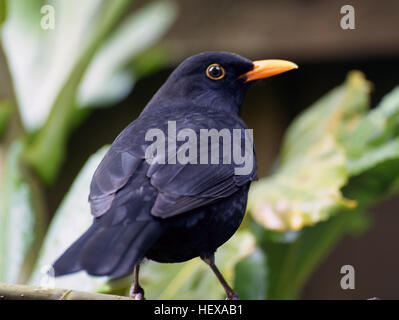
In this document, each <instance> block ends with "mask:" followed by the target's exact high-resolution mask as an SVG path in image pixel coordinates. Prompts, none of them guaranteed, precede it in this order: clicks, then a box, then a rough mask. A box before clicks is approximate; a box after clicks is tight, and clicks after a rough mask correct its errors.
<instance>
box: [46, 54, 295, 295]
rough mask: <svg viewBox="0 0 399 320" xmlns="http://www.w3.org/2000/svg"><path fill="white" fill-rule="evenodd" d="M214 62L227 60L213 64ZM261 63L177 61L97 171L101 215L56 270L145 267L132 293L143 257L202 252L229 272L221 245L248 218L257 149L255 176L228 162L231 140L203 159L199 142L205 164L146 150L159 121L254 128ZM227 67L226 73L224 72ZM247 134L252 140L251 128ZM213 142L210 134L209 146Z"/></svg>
mask: <svg viewBox="0 0 399 320" xmlns="http://www.w3.org/2000/svg"><path fill="white" fill-rule="evenodd" d="M213 64H217V65H219V66H220V67H221V68H222V69H220V68H219V69H215V68H213V69H212V68H209V66H211V65H213ZM255 69H256V63H254V62H252V61H250V60H247V59H245V58H243V57H240V56H238V55H235V54H231V53H221V52H208V53H202V54H199V55H196V56H193V57H190V58H188V59H187V60H185V61H184V62H183V63H182V64H181V65H180V66H178V67H177V68H176V69H175V70H174V72H173V73H172V74H171V75H170V77H169V78H168V80H167V81H166V82H165V84H164V85H163V86H162V87H161V88H160V89H159V90H158V92H157V93H156V94H155V95H154V97H153V98H152V99H151V101H150V102H149V103H148V104H147V106H146V107H145V109H144V110H143V112H142V113H141V115H140V116H139V117H138V118H137V119H136V120H135V121H133V122H132V123H131V124H130V125H129V126H128V127H127V128H126V129H124V130H123V131H122V132H121V133H120V135H119V136H118V137H117V138H116V140H115V141H114V142H113V144H112V145H111V147H110V149H109V150H108V152H107V154H106V155H105V157H104V158H103V160H102V162H101V163H100V165H99V166H98V168H97V170H96V171H95V173H94V176H93V179H92V183H91V187H90V196H89V201H90V204H91V211H92V214H93V216H94V219H93V224H92V226H91V227H90V228H89V229H88V230H87V231H86V232H85V233H84V234H83V235H82V236H81V237H80V238H79V239H78V240H77V241H76V242H75V243H74V244H72V246H71V247H70V248H69V249H67V250H66V252H65V253H64V254H63V255H62V256H61V257H60V258H59V259H58V260H57V261H56V262H55V263H54V269H55V275H56V276H60V275H64V274H69V273H73V272H77V271H79V270H85V271H87V273H89V274H91V275H98V276H104V275H107V276H110V277H114V278H116V277H121V276H124V275H126V274H128V273H130V272H132V270H133V269H134V267H135V266H137V270H136V271H137V273H136V277H135V280H136V281H135V285H134V286H133V291H132V295H133V296H134V295H137V294H141V296H140V297H142V289H141V288H140V287H139V286H138V265H139V263H140V262H141V260H142V259H143V258H149V259H151V260H155V261H159V262H182V261H186V260H189V259H192V258H194V257H198V256H200V257H201V258H203V259H204V261H206V262H207V263H209V264H210V265H211V267H212V269H214V268H215V269H214V271H215V272H216V275H217V276H218V277H219V279H220V277H221V275H220V273H219V274H218V271H217V269H216V266H214V263H213V254H214V252H215V251H216V249H217V248H218V247H219V246H220V245H222V244H223V243H224V242H226V241H227V240H228V239H229V238H230V237H231V236H232V235H233V234H234V232H235V231H236V230H237V228H238V227H239V225H240V223H241V221H242V219H243V216H244V213H245V207H246V202H247V193H248V189H249V186H250V182H251V181H253V180H255V179H256V163H255V158H254V157H253V168H252V170H251V172H250V173H249V174H246V175H236V174H235V168H236V167H237V166H239V165H238V164H237V163H235V162H234V161H232V162H231V163H226V164H224V163H223V152H222V151H223V150H222V149H220V152H219V164H211V163H208V164H199V156H200V150H199V149H198V163H197V164H190V163H188V164H180V163H176V164H174V163H172V164H171V163H166V164H160V163H157V162H155V163H151V164H150V163H148V162H147V161H146V160H145V152H146V149H147V147H148V146H149V145H150V144H151V143H152V142H151V141H146V140H145V135H146V133H147V132H148V130H149V129H151V128H157V129H160V130H162V131H163V132H165V133H166V135H167V133H168V121H174V122H175V123H176V130H177V132H179V130H181V129H187V128H189V129H191V130H193V132H195V133H196V134H197V135H198V136H200V130H201V129H204V128H206V129H211V128H213V129H216V130H222V129H228V130H229V131H230V132H232V130H233V129H240V130H244V129H247V126H246V125H245V123H244V122H243V121H242V120H241V118H240V117H239V112H240V107H241V104H242V101H243V98H244V95H245V92H246V90H247V87H248V83H249V82H248V81H249V80H252V79H250V77H254V75H253V73H254V70H255ZM263 69H264V68H263ZM221 70H222V71H223V73H224V74H223V77H222V78H220V79H216V78H217V77H216V76H218V74H219V75H220V71H221ZM287 70H288V69H287ZM283 71H286V70H282V71H280V72H283ZM257 72H258V71H257ZM280 72H277V73H280ZM209 73H211V74H209ZM258 73H259V72H258ZM274 74H276V73H274ZM213 75H215V77H213ZM261 77H262V78H263V77H265V75H262V76H261ZM258 78H260V76H258ZM184 142H185V141H180V142H178V143H177V147H179V146H180V145H182V144H183V143H184ZM232 143H233V142H232ZM239 143H240V146H239V147H240V148H243V147H244V135H242V136H241V140H240V141H239ZM212 147H213V145H212V142H211V141H208V153H209V154H210V152H211V149H212ZM198 148H199V145H198ZM167 151H168V150H167ZM172 151H173V150H172ZM242 151H243V150H242ZM251 152H253V150H252V149H251ZM233 160H234V159H233ZM220 280H221V281H222V284H223V285H224V286H225V288H226V291H227V294H228V297H229V298H235V297H236V295H235V294H234V292H232V290H231V288H230V287H228V285H227V284H226V283H223V281H224V279H220ZM226 286H227V287H226ZM229 290H231V292H229Z"/></svg>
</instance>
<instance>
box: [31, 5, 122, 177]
mask: <svg viewBox="0 0 399 320" xmlns="http://www.w3.org/2000/svg"><path fill="white" fill-rule="evenodd" d="M71 2H73V1H71ZM129 2H130V0H115V1H112V2H111V1H104V2H102V5H101V6H99V8H97V11H96V15H95V16H96V20H95V22H96V24H95V25H96V28H95V30H93V32H92V37H88V38H89V39H90V40H89V41H88V42H87V43H88V44H87V45H86V46H85V49H84V50H83V52H82V53H81V54H80V55H78V58H77V60H76V63H75V64H74V65H73V68H72V69H71V72H70V73H69V74H68V76H67V78H66V80H65V82H64V83H62V86H61V88H60V90H59V92H56V91H55V92H53V93H56V98H55V100H54V103H53V104H51V105H52V108H51V112H50V114H49V116H48V118H47V121H46V123H45V125H44V126H43V128H41V130H40V131H39V132H38V134H37V135H35V137H34V139H33V142H32V143H31V144H30V145H29V146H28V149H27V150H26V152H25V154H24V157H25V160H27V162H28V163H29V164H30V165H31V166H32V167H33V168H34V169H35V170H36V172H37V173H38V174H39V176H40V177H41V178H42V180H43V181H45V182H52V181H53V180H54V178H55V176H56V174H57V172H58V169H59V167H60V164H61V163H62V159H63V157H64V153H65V145H66V141H67V137H68V135H69V132H70V129H71V126H72V125H73V119H74V115H75V112H76V104H75V101H74V99H75V97H76V93H77V91H78V89H79V85H80V82H81V80H82V78H83V76H84V74H85V71H86V69H87V67H88V66H89V64H90V61H91V60H92V59H93V57H94V55H95V53H96V51H97V50H98V49H99V47H100V46H101V45H102V43H103V41H104V40H105V39H106V38H107V37H108V36H109V35H110V34H111V33H112V31H113V29H114V28H115V27H116V25H117V24H118V22H119V21H118V20H119V19H120V17H121V16H122V14H123V12H124V10H125V9H126V7H127V5H128V4H129ZM62 3H65V2H63V1H61V2H57V4H59V5H61V4H62ZM74 8H76V7H72V8H69V10H65V12H66V14H69V15H70V14H72V13H73V12H75V10H74ZM82 10H83V9H82ZM60 11H61V10H60ZM61 12H63V11H61ZM90 13H91V14H93V11H90ZM68 21H70V20H68ZM88 22H89V21H85V23H88ZM90 22H92V21H90ZM92 23H93V22H92ZM89 34H90V33H89ZM64 45H65V44H64ZM47 89H48V88H47ZM48 90H49V89H48Z"/></svg>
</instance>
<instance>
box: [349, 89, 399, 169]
mask: <svg viewBox="0 0 399 320" xmlns="http://www.w3.org/2000/svg"><path fill="white" fill-rule="evenodd" d="M398 134H399V87H397V88H396V89H394V90H393V91H392V92H391V93H389V94H388V95H386V96H385V97H384V99H383V100H382V101H381V103H380V104H379V105H378V106H377V107H376V108H375V109H373V110H372V111H370V113H369V114H368V115H367V116H366V117H365V118H364V119H362V121H361V122H360V123H359V125H358V126H357V127H356V128H355V130H353V132H351V134H350V135H348V136H346V137H345V139H343V140H342V143H343V145H344V147H345V149H346V153H347V155H348V170H349V173H350V175H358V174H360V173H362V172H364V171H366V170H368V169H370V168H372V167H374V166H376V165H378V164H380V163H382V162H384V161H387V160H392V159H398V158H399V138H398Z"/></svg>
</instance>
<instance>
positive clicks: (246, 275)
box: [234, 248, 268, 300]
mask: <svg viewBox="0 0 399 320" xmlns="http://www.w3.org/2000/svg"><path fill="white" fill-rule="evenodd" d="M267 271H268V266H267V260H266V256H265V254H264V253H263V251H262V250H261V249H259V248H256V249H255V250H254V252H252V253H251V254H250V255H249V256H248V257H247V258H245V259H244V260H242V261H240V262H238V263H237V265H236V267H235V275H234V288H235V290H236V293H237V294H238V296H239V297H240V299H242V300H263V299H266V296H267Z"/></svg>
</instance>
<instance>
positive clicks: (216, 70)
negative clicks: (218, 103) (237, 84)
mask: <svg viewBox="0 0 399 320" xmlns="http://www.w3.org/2000/svg"><path fill="white" fill-rule="evenodd" d="M224 75H225V71H224V69H223V67H222V66H221V65H220V64H217V63H214V64H211V65H210V66H209V67H208V68H207V69H206V76H207V77H208V78H209V79H212V80H220V79H222V78H223V77H224Z"/></svg>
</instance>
